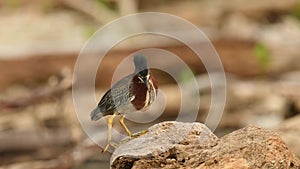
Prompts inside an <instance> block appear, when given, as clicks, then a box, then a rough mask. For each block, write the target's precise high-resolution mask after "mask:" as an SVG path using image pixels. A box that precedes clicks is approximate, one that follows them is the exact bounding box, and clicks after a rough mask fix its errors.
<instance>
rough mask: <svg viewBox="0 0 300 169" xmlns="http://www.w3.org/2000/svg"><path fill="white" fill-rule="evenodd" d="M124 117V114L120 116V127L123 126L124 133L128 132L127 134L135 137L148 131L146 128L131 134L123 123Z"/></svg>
mask: <svg viewBox="0 0 300 169" xmlns="http://www.w3.org/2000/svg"><path fill="white" fill-rule="evenodd" d="M124 118H125V116H124V115H123V116H121V118H120V124H121V125H122V127H123V128H124V130H125V131H126V133H127V134H128V136H129V137H130V138H137V137H139V136H141V135H144V134H146V133H147V132H148V131H147V130H143V131H140V132H138V133H136V134H131V132H130V131H129V129H128V128H127V126H126V125H125V123H124Z"/></svg>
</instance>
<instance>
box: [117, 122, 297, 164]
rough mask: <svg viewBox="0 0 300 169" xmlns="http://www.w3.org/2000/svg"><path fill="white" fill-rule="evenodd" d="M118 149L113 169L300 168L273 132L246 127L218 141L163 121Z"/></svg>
mask: <svg viewBox="0 0 300 169" xmlns="http://www.w3.org/2000/svg"><path fill="white" fill-rule="evenodd" d="M148 130H149V131H148V133H147V134H145V135H143V136H141V137H139V138H136V139H133V140H131V141H129V142H127V143H125V144H123V145H121V146H120V147H119V148H117V149H116V150H115V152H114V154H113V156H112V158H111V167H112V168H123V169H124V168H125V169H126V168H128V169H129V168H132V169H142V168H201V169H202V168H204V169H207V168H239V169H244V168H245V169H248V168H251V169H252V168H300V161H299V159H297V158H296V157H295V156H294V155H293V154H292V153H291V152H290V151H289V150H288V148H287V146H286V145H285V143H284V142H283V141H282V139H281V138H280V137H279V136H278V135H277V134H276V133H274V132H272V131H268V130H264V129H261V128H258V127H254V126H249V127H246V128H243V129H240V130H237V131H235V132H232V133H230V134H228V135H226V136H224V137H222V138H220V139H219V138H217V137H216V136H215V135H214V134H213V133H212V132H211V131H210V130H209V129H208V128H207V127H206V126H205V125H203V124H201V123H182V122H163V123H159V124H156V125H154V126H152V127H150V128H149V129H148Z"/></svg>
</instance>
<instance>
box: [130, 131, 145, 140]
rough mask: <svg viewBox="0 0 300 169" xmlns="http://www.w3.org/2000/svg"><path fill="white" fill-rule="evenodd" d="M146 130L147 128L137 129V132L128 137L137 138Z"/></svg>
mask: <svg viewBox="0 0 300 169" xmlns="http://www.w3.org/2000/svg"><path fill="white" fill-rule="evenodd" d="M147 132H148V130H142V131H139V132H137V133H134V134H132V135H131V136H130V138H131V139H133V138H138V137H140V136H142V135H144V134H146V133H147Z"/></svg>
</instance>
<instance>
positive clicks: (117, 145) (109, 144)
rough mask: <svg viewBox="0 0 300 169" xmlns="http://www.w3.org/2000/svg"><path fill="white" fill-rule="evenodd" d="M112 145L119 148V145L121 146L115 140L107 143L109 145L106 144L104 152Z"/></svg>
mask: <svg viewBox="0 0 300 169" xmlns="http://www.w3.org/2000/svg"><path fill="white" fill-rule="evenodd" d="M110 146H111V147H113V148H117V147H119V144H117V143H113V142H109V143H107V145H106V146H105V148H104V149H103V150H102V153H105V152H107V151H108V148H109V147H110Z"/></svg>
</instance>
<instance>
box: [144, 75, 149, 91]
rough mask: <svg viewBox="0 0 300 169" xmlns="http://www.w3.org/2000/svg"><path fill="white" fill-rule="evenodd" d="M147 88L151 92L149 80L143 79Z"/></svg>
mask: <svg viewBox="0 0 300 169" xmlns="http://www.w3.org/2000/svg"><path fill="white" fill-rule="evenodd" d="M143 81H144V84H145V86H146V87H147V90H148V91H149V83H148V79H146V78H145V79H143Z"/></svg>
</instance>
